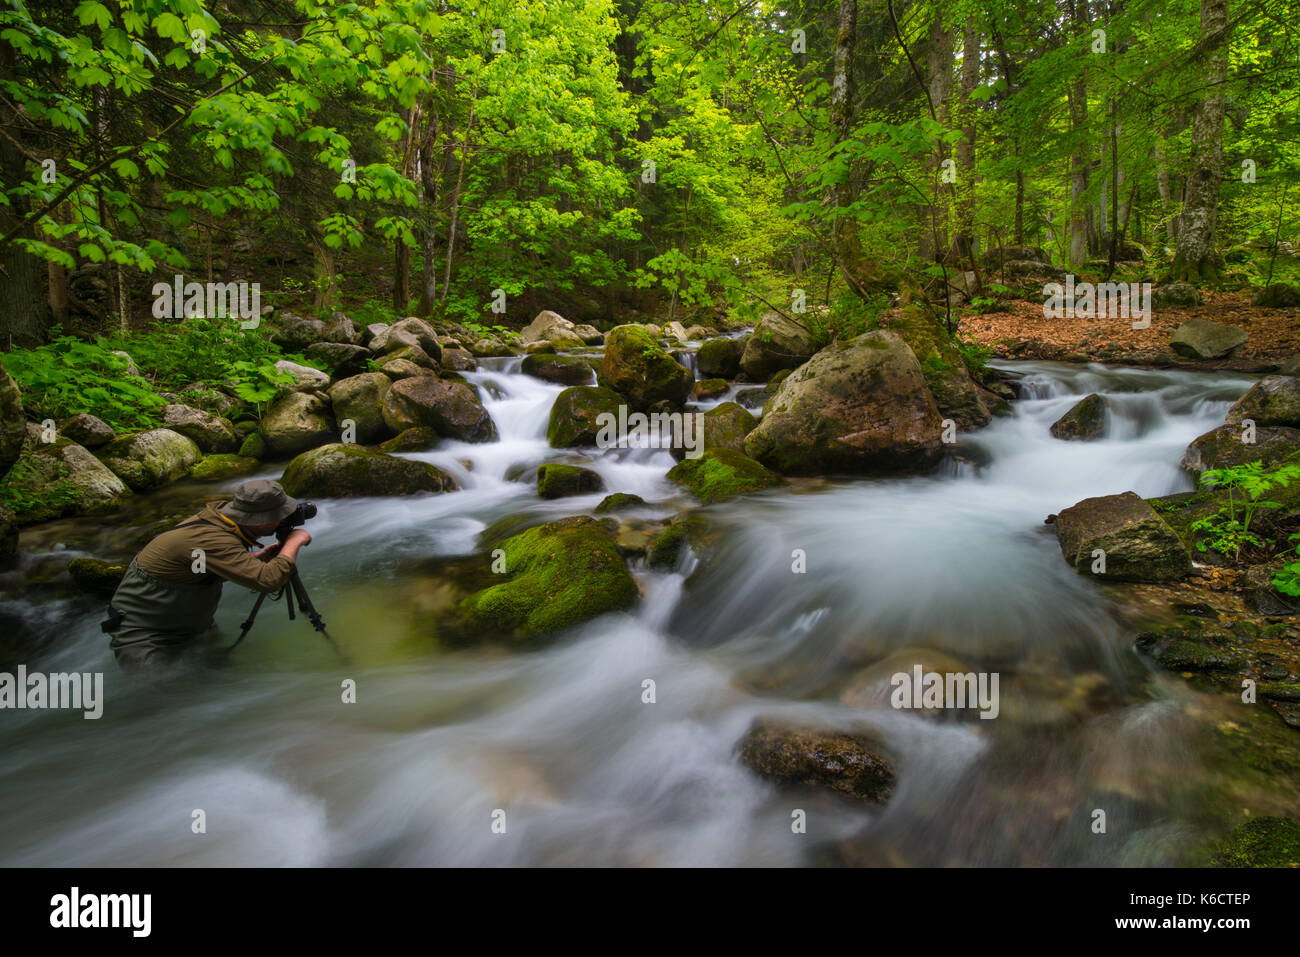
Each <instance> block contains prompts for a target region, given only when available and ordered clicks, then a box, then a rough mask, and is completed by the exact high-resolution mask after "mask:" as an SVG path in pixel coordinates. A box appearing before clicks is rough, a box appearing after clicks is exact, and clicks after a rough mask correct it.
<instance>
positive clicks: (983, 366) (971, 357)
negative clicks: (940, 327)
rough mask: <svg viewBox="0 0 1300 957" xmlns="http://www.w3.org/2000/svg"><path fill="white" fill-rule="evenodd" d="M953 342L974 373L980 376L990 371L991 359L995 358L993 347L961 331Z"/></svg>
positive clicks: (968, 367) (967, 366)
mask: <svg viewBox="0 0 1300 957" xmlns="http://www.w3.org/2000/svg"><path fill="white" fill-rule="evenodd" d="M953 344H954V345H955V346H956V347H957V351H958V352H960V353H961V357H962V359H963V360H964V361H965V363H966V368H967V369H969V370H970V371H971V374H972V375H977V376H979V375H983V374H984V373H985V372H987V371H988V367H989V360H990V359H992V358H993V350H992V349H991V348H989V347H988V346H986V345H984V344H983V343H981V342H978V341H977V340H975V339H973V338H971V337H969V336H967V335H966V334H965V333H963V332H960V331H959V332H958V333H957V335H956V336H954V337H953Z"/></svg>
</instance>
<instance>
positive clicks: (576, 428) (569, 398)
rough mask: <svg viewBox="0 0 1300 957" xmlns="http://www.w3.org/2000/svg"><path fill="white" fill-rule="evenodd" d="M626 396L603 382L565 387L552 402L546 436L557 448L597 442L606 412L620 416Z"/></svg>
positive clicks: (616, 416)
mask: <svg viewBox="0 0 1300 957" xmlns="http://www.w3.org/2000/svg"><path fill="white" fill-rule="evenodd" d="M623 404H624V401H623V397H622V396H621V395H619V394H618V393H617V392H615V391H614V390H613V389H606V388H604V387H603V386H589V385H580V386H574V387H572V388H569V389H565V390H564V391H563V392H561V393H560V394H559V395H558V396H556V398H555V404H554V405H552V406H551V417H550V420H549V421H548V422H547V425H546V440H547V442H549V443H550V445H551V448H554V449H568V448H574V447H577V446H584V445H595V444H596V438H597V436H598V435H599V434H600V430H601V423H600V421H598V420H599V419H600V418H601V416H602V415H603V414H606V413H607V414H609V415H612V416H614V418H615V419H617V418H618V410H619V407H620V406H622V405H623Z"/></svg>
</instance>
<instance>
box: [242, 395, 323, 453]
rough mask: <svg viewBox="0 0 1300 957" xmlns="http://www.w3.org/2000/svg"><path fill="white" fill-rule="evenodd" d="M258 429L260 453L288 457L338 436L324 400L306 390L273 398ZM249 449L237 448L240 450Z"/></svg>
mask: <svg viewBox="0 0 1300 957" xmlns="http://www.w3.org/2000/svg"><path fill="white" fill-rule="evenodd" d="M327 384H328V383H327ZM258 433H259V434H260V435H261V437H262V441H263V443H264V453H265V454H264V456H263V457H267V458H274V459H280V458H291V457H292V456H295V455H297V454H299V453H300V452H305V451H307V450H308V449H312V448H315V447H316V446H318V445H324V444H325V443H326V442H329V441H331V440H332V439H335V438H337V437H338V430H337V428H336V427H335V424H334V418H333V416H332V415H331V414H330V410H329V405H328V403H326V402H325V401H324V400H323V399H321V398H320V396H318V395H315V394H312V393H307V392H292V393H290V394H289V395H286V396H284V397H283V398H281V399H278V400H276V402H274V403H273V404H272V405H271V407H270V408H269V409H267V410H266V415H264V416H262V422H261V424H260V425H259V426H258ZM251 451H252V450H251V449H249V450H245V449H243V448H241V449H240V454H241V455H248V454H250V452H251Z"/></svg>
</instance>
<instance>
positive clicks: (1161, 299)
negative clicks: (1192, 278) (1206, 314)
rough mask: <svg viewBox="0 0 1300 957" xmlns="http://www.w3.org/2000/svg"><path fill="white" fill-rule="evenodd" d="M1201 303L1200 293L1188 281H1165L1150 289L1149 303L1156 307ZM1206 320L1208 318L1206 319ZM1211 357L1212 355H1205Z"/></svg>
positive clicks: (1187, 305)
mask: <svg viewBox="0 0 1300 957" xmlns="http://www.w3.org/2000/svg"><path fill="white" fill-rule="evenodd" d="M1200 304H1201V294H1200V292H1199V291H1197V289H1196V287H1195V286H1193V285H1192V284H1191V283H1189V282H1171V283H1166V284H1165V285H1163V286H1160V287H1158V288H1156V289H1153V290H1152V291H1151V305H1152V307H1154V308H1156V309H1163V308H1165V307H1167V306H1181V307H1184V308H1190V307H1192V306H1199V305H1200ZM1206 321H1208V320H1206ZM1206 358H1213V357H1206Z"/></svg>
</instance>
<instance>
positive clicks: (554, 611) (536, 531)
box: [457, 516, 639, 641]
mask: <svg viewBox="0 0 1300 957" xmlns="http://www.w3.org/2000/svg"><path fill="white" fill-rule="evenodd" d="M497 547H499V548H500V549H501V550H502V552H503V553H504V554H503V556H502V557H503V558H504V568H505V571H504V574H505V575H507V576H509V578H508V580H506V581H503V582H501V583H499V584H495V585H492V586H490V587H488V588H484V589H483V590H481V591H478V592H476V593H474V594H472V595H470V596H469V597H468V598H466V599H465V600H464V601H462V602H461V603H460V606H459V610H460V616H461V621H460V622H459V627H458V629H457V630H458V631H460V632H463V633H464V634H466V635H467V636H471V637H500V638H507V639H513V640H516V641H526V640H529V639H534V638H539V637H542V636H545V635H549V634H552V633H554V632H556V631H559V630H560V629H563V628H569V627H571V626H573V625H577V624H580V623H582V622H584V621H587V620H589V619H591V618H594V617H596V616H597V615H602V614H604V613H606V612H610V611H620V610H623V609H627V608H631V607H632V606H633V605H634V604H635V603H636V601H637V598H638V595H639V592H638V589H637V585H636V581H635V579H633V578H632V575H631V573H630V572H629V571H628V569H627V565H626V564H625V563H624V561H623V557H622V556H621V555H620V554H619V552H618V546H617V545H616V544H615V543H614V537H613V534H612V533H611V532H610V530H609V529H608V528H606V527H605V526H604V525H602V524H601V523H600V522H598V521H596V520H595V519H593V518H589V517H587V516H576V517H573V518H565V519H561V520H560V521H558V522H550V523H547V524H545V525H539V526H537V527H535V528H530V529H528V530H527V531H525V532H521V533H520V534H518V535H515V536H513V537H511V538H508V539H506V540H505V541H504V542H502V543H500V545H499V546H497Z"/></svg>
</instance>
